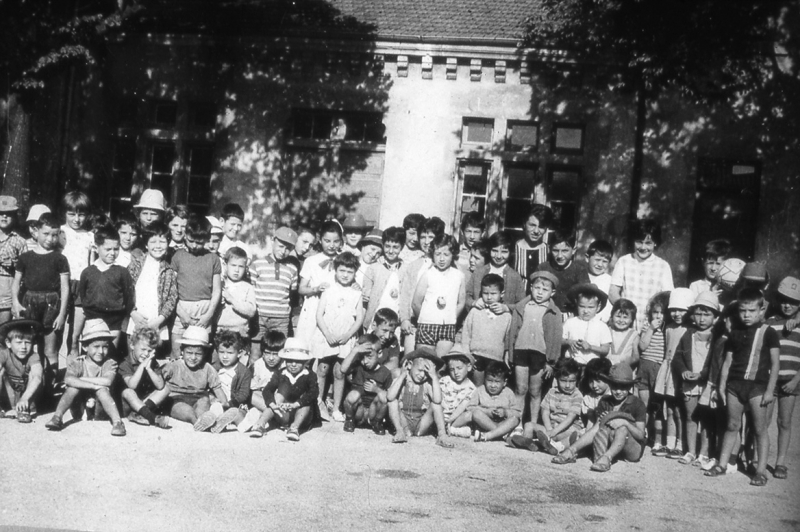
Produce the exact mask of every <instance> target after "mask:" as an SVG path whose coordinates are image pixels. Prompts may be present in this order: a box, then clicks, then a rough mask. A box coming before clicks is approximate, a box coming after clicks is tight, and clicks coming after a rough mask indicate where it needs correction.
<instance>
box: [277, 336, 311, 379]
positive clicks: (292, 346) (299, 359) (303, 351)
mask: <svg viewBox="0 0 800 532" xmlns="http://www.w3.org/2000/svg"><path fill="white" fill-rule="evenodd" d="M310 353H311V352H310V351H309V349H308V345H307V344H306V343H305V342H304V341H303V340H301V339H300V338H287V339H286V345H284V347H283V349H281V351H280V357H281V360H283V362H284V364H285V365H286V371H288V372H289V373H291V374H292V375H298V374H300V372H301V371H303V369H305V367H306V363H307V362H308V361H309V360H311V354H310Z"/></svg>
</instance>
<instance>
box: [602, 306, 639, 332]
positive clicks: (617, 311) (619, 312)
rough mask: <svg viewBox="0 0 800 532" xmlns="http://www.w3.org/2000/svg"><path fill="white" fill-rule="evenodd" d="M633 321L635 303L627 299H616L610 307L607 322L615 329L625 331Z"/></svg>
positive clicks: (634, 318)
mask: <svg viewBox="0 0 800 532" xmlns="http://www.w3.org/2000/svg"><path fill="white" fill-rule="evenodd" d="M634 323H636V305H634V304H633V301H631V300H629V299H624V298H620V299H617V300H616V302H614V306H612V307H611V319H610V320H609V322H608V324H609V325H611V328H612V329H614V330H615V331H627V330H628V329H630V328H631V327H633V324H634Z"/></svg>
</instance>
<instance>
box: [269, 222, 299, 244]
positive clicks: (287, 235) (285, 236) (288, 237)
mask: <svg viewBox="0 0 800 532" xmlns="http://www.w3.org/2000/svg"><path fill="white" fill-rule="evenodd" d="M274 238H275V239H276V240H280V241H281V242H283V243H284V244H289V245H290V246H292V247H294V246H295V244H297V233H296V232H295V231H294V229H291V228H289V227H286V226H284V227H279V228H278V229H277V230H276V231H275V235H274Z"/></svg>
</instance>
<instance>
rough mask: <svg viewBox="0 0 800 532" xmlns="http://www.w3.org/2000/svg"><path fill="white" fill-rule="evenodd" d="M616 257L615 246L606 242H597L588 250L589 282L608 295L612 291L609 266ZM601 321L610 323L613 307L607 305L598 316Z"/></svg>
mask: <svg viewBox="0 0 800 532" xmlns="http://www.w3.org/2000/svg"><path fill="white" fill-rule="evenodd" d="M613 256H614V246H612V245H611V244H610V243H609V242H606V241H605V240H595V241H594V242H592V243H591V244H590V245H589V249H587V250H586V263H587V264H588V266H589V282H590V283H592V284H593V285H595V286H596V287H597V288H599V289H600V290H602V291H603V292H604V293H605V294H606V295H608V292H609V291H611V275H610V274H609V273H608V266H609V265H610V264H611V258H612V257H613ZM598 316H599V317H600V321H602V322H603V323H608V320H609V318H611V305H606V306H605V307H604V308H603V310H602V311H600V313H599V314H598Z"/></svg>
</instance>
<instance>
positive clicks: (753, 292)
mask: <svg viewBox="0 0 800 532" xmlns="http://www.w3.org/2000/svg"><path fill="white" fill-rule="evenodd" d="M736 300H737V301H738V302H739V305H741V304H742V303H758V305H759V306H761V305H763V304H764V292H762V291H761V290H759V289H758V288H753V287H747V288H742V289H741V290H739V293H738V294H737V295H736Z"/></svg>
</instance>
